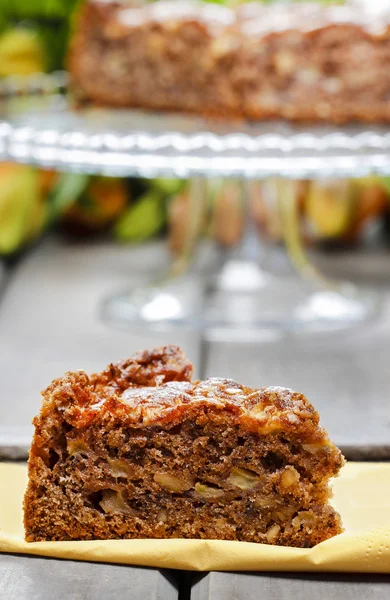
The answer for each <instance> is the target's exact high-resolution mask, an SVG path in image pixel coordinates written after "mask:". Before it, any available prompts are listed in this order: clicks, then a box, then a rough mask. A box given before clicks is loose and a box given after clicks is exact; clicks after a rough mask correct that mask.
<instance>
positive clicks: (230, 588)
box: [191, 573, 390, 600]
mask: <svg viewBox="0 0 390 600" xmlns="http://www.w3.org/2000/svg"><path fill="white" fill-rule="evenodd" d="M249 598H259V600H260V599H261V600H329V599H332V600H374V599H375V600H387V599H388V598H390V576H385V575H383V576H382V575H376V576H375V575H373V576H363V575H338V574H309V573H304V574H293V573H277V574H267V573H264V574H262V573H255V574H253V573H209V574H208V575H206V576H204V577H201V578H199V577H197V578H195V582H194V586H193V588H192V594H191V600H248V599H249Z"/></svg>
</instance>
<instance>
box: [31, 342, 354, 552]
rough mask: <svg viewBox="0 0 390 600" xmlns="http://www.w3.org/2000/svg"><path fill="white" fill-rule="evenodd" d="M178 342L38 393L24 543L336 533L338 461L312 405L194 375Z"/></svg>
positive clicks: (278, 539) (306, 542) (274, 390)
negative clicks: (332, 483) (333, 501)
mask: <svg viewBox="0 0 390 600" xmlns="http://www.w3.org/2000/svg"><path fill="white" fill-rule="evenodd" d="M191 374H192V366H191V364H190V363H189V362H188V360H187V359H186V358H185V356H184V355H183V353H182V352H181V350H180V349H179V348H177V347H174V346H166V347H163V348H157V349H154V350H152V351H151V352H140V353H138V354H136V355H134V356H133V357H132V358H130V359H129V360H126V361H122V362H120V363H118V364H117V365H110V366H109V367H108V368H107V369H106V370H105V371H103V373H100V374H95V375H91V376H88V375H87V374H86V373H84V372H83V371H78V372H75V373H68V374H66V375H65V376H64V377H62V378H60V379H57V380H56V381H54V382H53V383H52V384H51V385H50V386H49V387H48V388H47V389H46V390H45V392H43V404H42V408H41V412H40V414H39V416H38V417H36V418H35V419H34V425H35V434H34V438H33V442H32V446H31V451H30V459H29V466H28V471H29V482H28V488H27V491H26V495H25V499H24V514H25V521H24V523H25V534H26V540H27V541H43V540H89V539H118V538H177V537H181V538H205V539H222V540H241V541H249V542H261V543H266V544H278V545H286V546H298V547H311V546H314V545H315V544H317V543H319V542H321V541H323V540H326V539H327V538H330V537H332V536H334V535H336V534H338V533H340V532H341V531H342V526H341V521H340V516H339V515H338V514H337V512H335V510H334V509H333V508H332V507H331V506H330V505H329V504H328V500H329V497H330V489H329V479H330V478H331V477H333V476H335V475H337V473H338V471H339V470H340V467H341V466H342V465H343V463H344V459H343V456H342V455H341V453H340V451H339V450H338V449H337V448H336V447H335V446H334V444H333V443H332V442H331V441H330V440H329V438H328V436H327V434H326V432H325V431H324V429H322V428H321V427H320V426H319V416H318V413H317V412H316V411H315V409H314V408H313V406H312V405H311V404H310V403H309V402H308V401H307V400H306V398H305V397H304V396H303V395H302V394H299V393H296V392H293V391H291V390H289V389H285V388H279V387H268V388H261V389H258V390H256V389H251V388H248V387H245V386H243V385H240V384H238V383H236V382H235V381H233V380H231V379H220V378H212V379H208V380H206V381H200V382H194V383H193V382H191Z"/></svg>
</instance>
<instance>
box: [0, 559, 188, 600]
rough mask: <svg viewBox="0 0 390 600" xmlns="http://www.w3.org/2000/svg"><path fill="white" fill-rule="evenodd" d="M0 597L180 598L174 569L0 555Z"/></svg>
mask: <svg viewBox="0 0 390 600" xmlns="http://www.w3.org/2000/svg"><path fill="white" fill-rule="evenodd" d="M0 598H4V600H5V599H7V600H53V599H54V598H55V599H56V600H69V599H70V598H71V599H72V600H107V599H108V598H123V599H124V600H125V599H126V598H142V600H177V598H178V591H177V585H176V584H175V582H174V581H173V577H172V573H171V572H165V573H164V572H160V571H158V570H155V569H142V568H137V567H129V566H126V565H112V564H102V563H85V562H77V561H67V560H56V559H50V558H38V557H32V556H16V555H10V554H0Z"/></svg>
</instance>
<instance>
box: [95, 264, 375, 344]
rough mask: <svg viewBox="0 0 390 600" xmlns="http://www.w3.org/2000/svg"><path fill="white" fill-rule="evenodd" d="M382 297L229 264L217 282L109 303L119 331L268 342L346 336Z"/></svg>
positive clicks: (176, 283)
mask: <svg viewBox="0 0 390 600" xmlns="http://www.w3.org/2000/svg"><path fill="white" fill-rule="evenodd" d="M380 309H381V300H380V294H378V293H376V292H374V291H373V290H364V289H362V288H358V287H356V286H354V285H352V284H347V283H345V284H343V283H341V284H337V285H336V284H335V285H334V286H326V285H325V284H323V285H322V284H320V283H319V282H316V283H313V282H308V281H305V280H303V279H302V278H301V277H300V276H299V275H297V274H296V275H294V274H289V275H288V276H286V277H280V276H277V277H276V276H272V275H270V274H269V273H266V272H265V271H263V270H261V269H260V267H259V266H258V265H257V264H256V263H252V262H246V261H241V260H231V261H228V262H227V263H225V265H224V267H223V269H222V271H221V272H220V273H219V274H218V275H217V276H214V277H212V278H207V277H205V276H202V275H197V274H194V273H191V274H187V275H185V276H183V277H181V278H176V279H175V280H170V281H167V282H166V283H164V284H159V285H152V284H150V285H143V286H140V287H135V288H134V289H132V290H130V291H127V292H124V293H122V294H116V295H114V296H111V297H110V298H108V299H107V300H106V301H105V303H104V304H103V318H104V320H106V321H108V322H109V323H110V324H111V325H114V326H120V327H123V326H125V327H126V326H128V327H132V328H135V327H137V326H141V327H143V328H145V327H147V328H149V329H153V330H161V331H168V330H170V329H172V328H175V327H180V328H183V327H188V328H196V329H201V330H203V332H204V333H205V335H206V337H207V335H210V336H211V337H215V336H217V337H227V338H228V339H234V340H240V339H242V340H254V341H255V340H258V339H262V337H263V335H262V334H261V332H263V333H264V332H266V331H267V332H268V335H269V334H271V333H272V332H274V333H275V334H277V335H283V334H285V333H308V334H310V333H318V332H329V331H341V330H344V329H347V328H349V327H352V326H354V325H358V324H361V323H364V322H367V321H370V320H372V319H374V318H375V317H376V316H378V315H379V314H380Z"/></svg>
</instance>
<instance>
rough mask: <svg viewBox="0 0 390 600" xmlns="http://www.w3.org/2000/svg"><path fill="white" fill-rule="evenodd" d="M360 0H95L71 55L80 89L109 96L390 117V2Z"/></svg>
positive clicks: (302, 114)
mask: <svg viewBox="0 0 390 600" xmlns="http://www.w3.org/2000/svg"><path fill="white" fill-rule="evenodd" d="M355 2H356V0H355ZM355 2H353V1H352V2H351V3H349V4H348V5H346V6H337V5H334V6H324V5H321V4H316V3H313V2H312V3H298V4H295V5H294V4H292V5H288V4H287V5H286V4H285V3H283V4H281V5H278V4H275V5H269V4H268V5H266V6H265V5H261V4H259V3H258V2H252V3H249V4H244V5H242V6H240V7H238V8H237V9H235V10H233V9H230V8H228V7H225V6H220V5H216V4H208V3H203V2H192V1H189V0H179V1H176V0H173V1H158V2H155V3H147V4H139V3H135V2H130V3H129V2H118V1H116V2H112V1H107V0H87V2H86V3H85V4H84V5H83V7H82V10H81V12H80V14H79V15H78V19H77V20H76V25H75V31H74V35H73V39H72V43H71V49H70V54H69V58H68V68H69V71H70V73H71V77H72V81H73V89H74V91H75V92H76V93H77V95H78V96H79V97H83V98H85V99H87V100H90V101H92V102H94V103H98V104H101V105H105V106H123V107H143V108H151V109H173V110H184V111H192V112H196V113H201V114H207V115H218V116H220V115H227V116H231V115H233V116H237V117H244V118H249V119H272V118H286V119H290V120H298V121H299V120H301V121H302V120H303V121H329V122H346V121H353V120H360V121H366V122H380V121H383V122H389V121H390V69H389V66H390V7H389V6H388V7H387V8H386V7H385V8H383V9H382V10H379V9H378V10H376V9H375V7H374V5H375V6H376V8H378V5H377V3H376V2H374V1H373V2H372V3H367V4H366V5H361V4H360V3H358V2H356V3H355ZM382 6H384V3H382Z"/></svg>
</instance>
